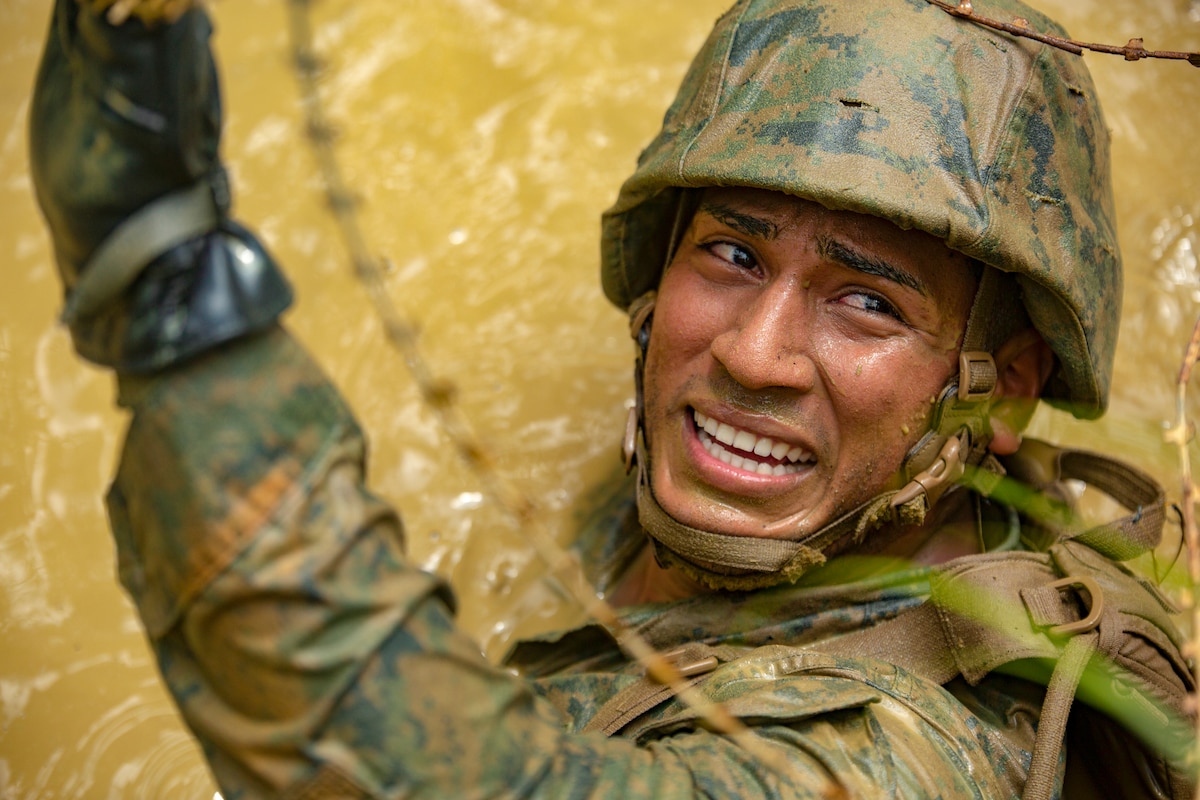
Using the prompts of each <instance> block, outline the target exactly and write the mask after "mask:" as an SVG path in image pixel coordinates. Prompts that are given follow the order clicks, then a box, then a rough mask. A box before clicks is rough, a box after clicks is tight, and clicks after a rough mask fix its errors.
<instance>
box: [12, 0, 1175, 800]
mask: <svg viewBox="0 0 1200 800" xmlns="http://www.w3.org/2000/svg"><path fill="white" fill-rule="evenodd" d="M106 5H109V3H107V2H103V1H101V2H96V3H77V2H76V0H57V3H56V7H55V12H54V13H55V17H54V23H53V25H52V27H51V32H50V37H49V41H48V43H47V46H46V52H45V55H44V58H43V62H42V66H41V69H40V72H39V76H38V86H37V90H36V93H35V97H34V102H33V107H32V114H31V125H32V128H33V130H32V135H31V137H30V140H31V142H32V143H33V144H32V150H33V152H32V164H33V175H34V179H35V185H36V188H37V192H38V199H39V202H40V203H41V205H42V208H43V211H44V213H45V215H46V218H47V222H48V225H49V227H50V230H51V234H52V237H53V240H54V245H55V250H56V256H57V259H58V263H59V267H60V271H61V274H62V277H63V280H64V284H65V287H66V291H67V303H66V308H65V311H64V318H65V320H66V321H67V323H68V324H69V326H70V329H71V333H72V336H73V339H74V342H75V346H76V348H77V349H78V351H79V352H80V354H81V355H82V356H84V357H85V358H87V359H89V360H91V361H94V362H96V363H99V364H104V365H107V366H110V367H112V368H113V369H114V370H115V372H116V375H117V379H118V385H119V400H120V403H121V404H122V405H123V406H125V407H127V408H129V409H130V410H131V412H132V422H131V426H130V430H129V434H128V438H127V442H126V446H125V450H124V452H123V456H122V461H121V465H120V468H119V472H118V475H117V478H116V481H115V482H114V485H113V487H112V489H111V492H110V494H109V498H108V506H109V513H110V518H111V522H112V527H113V532H114V535H115V537H116V539H117V543H118V552H119V564H120V573H121V579H122V582H123V584H124V585H125V587H126V589H127V590H128V591H129V593H130V594H131V596H132V597H133V599H134V601H135V603H136V604H137V607H138V610H139V613H140V615H141V618H142V620H143V623H144V625H145V627H146V631H147V634H148V635H149V637H150V640H151V642H152V644H153V646H154V648H155V651H156V654H157V656H158V660H159V666H160V669H161V671H162V674H163V677H164V680H165V681H166V683H167V685H168V686H169V687H170V689H171V691H172V692H173V694H174V696H175V698H176V701H177V702H178V704H179V707H180V710H181V711H182V713H183V716H184V718H185V719H186V720H187V722H188V724H189V725H190V726H191V728H192V730H193V731H194V732H195V734H196V736H197V737H198V739H199V740H200V741H201V743H202V744H203V746H204V748H205V752H206V755H207V757H208V759H209V762H210V764H211V765H212V768H213V772H214V774H215V775H216V777H217V780H218V781H219V783H220V785H221V787H222V790H223V792H224V793H225V796H226V797H227V798H237V797H260V796H262V797H268V796H269V797H274V796H283V797H290V798H301V797H303V798H315V797H363V798H366V797H370V798H375V797H379V798H382V797H409V796H412V797H439V798H442V797H580V798H584V797H587V798H607V797H618V796H620V797H646V798H651V797H653V798H673V797H681V798H682V797H817V796H831V797H833V796H853V797H877V796H880V795H882V794H893V795H900V796H911V797H927V796H928V797H933V796H944V797H959V796H973V797H1010V796H1015V795H1018V794H1024V796H1026V797H1051V796H1055V795H1057V794H1062V795H1063V796H1078V797H1085V796H1099V795H1101V794H1103V795H1105V796H1125V797H1141V796H1164V795H1166V796H1174V797H1184V796H1187V795H1188V794H1189V792H1190V787H1189V786H1188V780H1187V779H1186V778H1185V776H1184V775H1183V774H1182V773H1181V772H1180V771H1179V770H1178V769H1177V768H1176V765H1175V764H1173V763H1172V758H1173V757H1176V756H1178V752H1177V751H1176V750H1174V749H1172V747H1174V746H1175V745H1177V744H1178V741H1177V740H1176V739H1175V738H1172V736H1170V735H1164V731H1166V732H1167V734H1170V733H1171V732H1172V731H1173V729H1174V726H1176V725H1178V724H1179V723H1180V720H1179V711H1180V710H1181V709H1182V708H1183V707H1184V702H1183V701H1184V698H1185V696H1186V694H1187V692H1188V691H1190V690H1191V689H1192V688H1193V687H1192V682H1191V677H1190V673H1189V671H1188V667H1187V664H1186V662H1185V661H1184V659H1183V658H1182V656H1181V655H1180V639H1179V635H1178V633H1177V632H1176V631H1175V629H1174V628H1173V626H1172V625H1171V622H1170V620H1169V618H1168V614H1169V611H1170V607H1169V604H1168V603H1167V602H1166V601H1165V599H1163V598H1162V597H1161V596H1160V595H1159V594H1158V593H1157V591H1156V590H1155V589H1154V588H1153V587H1152V586H1151V585H1149V584H1148V583H1146V582H1144V581H1141V580H1139V579H1138V578H1136V577H1135V576H1133V575H1132V574H1131V573H1130V572H1129V571H1128V570H1126V569H1124V568H1123V567H1121V566H1120V565H1119V564H1118V563H1117V562H1118V561H1121V560H1128V559H1129V558H1132V557H1134V556H1136V555H1138V554H1140V553H1142V552H1144V551H1145V550H1146V549H1148V548H1150V547H1152V546H1153V545H1154V544H1155V543H1156V542H1157V537H1158V535H1159V532H1160V529H1161V525H1162V508H1163V497H1162V492H1161V490H1160V489H1159V488H1158V487H1157V486H1155V485H1154V484H1153V482H1152V481H1150V480H1149V479H1147V478H1145V477H1144V476H1143V475H1141V473H1139V472H1137V471H1136V470H1133V469H1132V468H1130V467H1127V466H1124V465H1121V464H1119V463H1117V462H1113V461H1110V460H1108V459H1103V458H1100V457H1098V456H1092V455H1088V454H1082V453H1079V452H1075V451H1059V450H1057V449H1055V448H1051V447H1050V446H1049V445H1045V444H1042V443H1037V442H1024V443H1022V441H1021V436H1020V432H1021V430H1022V428H1023V426H1024V423H1025V421H1026V420H1027V419H1028V415H1029V413H1030V412H1031V411H1032V408H1033V406H1034V404H1035V403H1036V401H1037V399H1038V398H1045V399H1047V400H1048V401H1051V402H1057V403H1061V404H1064V405H1066V406H1068V407H1069V408H1070V409H1071V410H1072V411H1073V412H1074V413H1075V414H1076V415H1078V416H1081V417H1095V416H1098V415H1099V414H1100V413H1102V412H1103V410H1104V406H1105V402H1106V397H1107V393H1108V384H1109V379H1110V369H1111V359H1112V354H1113V347H1114V343H1115V338H1116V329H1117V313H1118V308H1119V304H1120V303H1119V299H1120V260H1119V255H1118V250H1117V243H1116V237H1115V232H1114V228H1113V222H1112V200H1111V189H1110V184H1109V168H1108V153H1107V133H1106V131H1105V128H1104V125H1103V121H1102V119H1101V116H1100V111H1099V107H1098V104H1097V100H1096V97H1095V91H1094V89H1093V87H1092V84H1091V81H1090V79H1089V77H1088V75H1087V73H1086V71H1085V70H1084V67H1083V65H1082V63H1081V62H1080V61H1079V60H1078V59H1077V58H1076V57H1074V56H1072V55H1069V54H1066V53H1063V52H1061V51H1058V50H1056V49H1054V48H1052V47H1049V46H1046V45H1042V44H1039V43H1036V42H1032V41H1029V40H1026V39H1021V38H1016V37H1012V36H1009V35H1007V34H1004V33H999V32H996V31H993V30H989V29H985V28H983V27H980V26H977V25H975V24H973V23H972V22H970V21H968V20H964V19H959V18H956V17H954V16H951V15H949V14H946V13H945V12H944V11H943V10H941V9H939V8H937V7H936V6H934V5H932V4H930V3H928V2H925V0H885V1H884V2H878V1H877V2H870V3H868V2H843V3H838V4H825V5H823V4H819V3H816V2H815V1H814V0H770V1H769V2H767V1H762V2H750V1H748V0H744V1H743V2H740V3H739V4H738V5H736V6H735V7H734V8H733V9H731V11H730V12H728V13H727V14H726V15H725V16H723V17H722V18H721V19H720V20H719V21H718V23H717V25H716V27H715V29H714V31H713V33H712V35H711V36H710V38H709V39H708V41H707V43H706V44H705V46H704V47H703V49H702V50H701V52H700V53H699V54H698V55H697V57H696V60H695V62H694V63H693V65H692V68H691V70H690V71H689V73H688V75H687V77H686V78H685V80H684V84H683V87H682V88H681V90H680V93H679V96H678V98H677V99H676V101H675V103H674V104H673V105H672V107H671V109H670V111H669V112H668V114H667V116H666V119H665V121H664V126H663V130H662V132H661V133H660V134H659V136H658V137H657V138H656V139H655V140H654V141H653V142H652V143H651V144H650V146H649V147H648V148H647V149H646V151H645V152H644V153H643V154H642V157H641V159H640V160H639V164H638V168H637V170H636V172H635V173H634V175H633V176H632V177H631V178H630V179H629V180H628V181H627V182H626V184H625V186H624V187H623V188H622V190H621V194H620V196H619V198H618V200H617V202H616V204H615V206H614V207H613V208H612V209H611V210H610V211H609V212H608V213H607V214H606V216H605V218H604V225H603V243H602V245H603V254H602V255H603V264H602V270H603V279H604V286H605V290H606V292H607V294H608V296H609V298H610V299H611V300H612V301H613V302H614V303H615V304H617V305H618V306H619V307H620V308H622V309H624V310H626V311H628V313H629V314H630V319H631V332H632V334H633V336H634V339H635V342H636V347H637V353H638V358H637V368H636V381H637V387H638V403H637V406H636V407H635V408H634V409H633V411H632V413H631V418H630V420H629V423H628V426H627V434H626V438H625V443H624V446H625V452H626V458H627V462H628V464H629V465H630V466H631V467H632V466H634V465H636V468H637V474H636V479H635V480H634V481H633V482H632V484H631V489H630V491H631V493H632V494H633V495H634V496H635V498H636V503H635V504H632V505H631V508H635V511H633V512H632V513H630V514H628V515H624V516H621V515H618V516H617V517H616V518H615V519H614V520H611V522H612V523H613V524H609V525H602V526H597V527H595V528H594V529H592V530H590V531H588V532H587V534H586V536H585V539H584V540H583V541H582V542H581V544H580V548H581V550H582V551H583V552H584V553H585V554H588V555H589V556H590V568H591V569H592V571H593V572H595V573H597V574H599V575H600V577H601V584H602V585H603V586H604V587H605V589H606V591H607V592H608V593H609V595H610V597H611V598H612V599H613V600H614V601H615V602H617V603H619V604H620V605H622V606H625V607H626V608H627V610H626V618H627V620H626V621H627V622H628V623H629V624H631V625H633V626H635V627H637V628H639V629H640V630H641V631H642V632H643V634H644V635H645V636H646V637H647V638H648V639H649V640H650V641H651V643H652V644H654V645H655V646H657V647H659V648H661V649H663V650H664V651H665V650H672V651H674V652H673V655H672V658H673V660H674V661H675V663H676V665H677V666H678V667H679V668H680V670H681V671H682V672H683V673H684V674H685V675H687V676H688V680H689V681H691V682H692V683H693V685H694V687H695V688H696V689H698V690H699V691H700V692H701V693H703V694H704V695H705V696H707V697H709V698H711V699H714V700H718V701H720V702H721V703H722V704H723V706H724V708H725V709H726V710H727V711H729V712H730V713H732V714H733V715H735V716H736V717H739V718H740V719H742V720H743V721H744V723H745V724H746V725H748V726H750V727H751V729H752V731H753V737H754V740H755V742H757V744H756V745H755V747H754V748H752V749H750V750H745V749H742V748H740V747H739V746H738V745H737V744H735V743H734V742H733V741H731V740H730V739H729V738H728V737H726V736H723V735H721V734H718V733H715V732H713V731H711V730H709V729H708V728H707V726H706V723H705V721H704V720H702V719H700V718H699V717H698V716H697V715H696V713H695V712H694V711H693V710H691V709H690V708H689V707H688V706H686V705H683V704H682V703H680V702H679V701H678V700H677V699H675V698H674V697H673V696H672V693H671V692H670V691H669V690H667V689H664V688H663V687H662V686H660V685H658V684H657V683H656V682H655V681H654V680H653V679H651V678H650V677H648V676H645V675H644V674H643V671H642V667H641V666H640V665H639V664H637V663H630V662H629V661H628V660H627V659H626V658H625V657H624V656H623V655H622V654H621V652H620V650H619V649H618V648H617V647H616V645H615V644H614V642H613V641H612V640H611V639H610V638H609V637H608V636H607V634H605V633H604V632H603V631H601V630H599V629H598V628H596V627H594V626H587V627H584V628H581V629H578V630H574V631H570V632H566V633H563V634H559V635H556V636H553V637H546V638H544V639H542V640H538V641H534V642H529V643H525V644H523V645H522V646H520V647H518V648H517V650H516V651H515V652H514V653H513V655H512V657H511V658H510V661H509V664H510V666H511V667H512V668H513V670H516V671H519V672H520V673H521V674H520V675H515V674H513V672H511V671H507V670H501V669H497V668H494V667H492V666H490V665H489V664H487V663H486V662H485V661H484V660H483V659H482V658H481V657H480V656H479V654H478V649H477V647H475V646H474V645H473V644H472V643H471V642H470V641H469V640H467V639H466V637H464V636H462V635H461V634H460V633H458V632H457V631H456V630H455V628H454V626H453V621H452V614H453V599H452V597H451V596H450V594H449V592H448V590H447V588H446V587H445V586H444V584H442V583H441V582H440V581H438V580H437V579H436V578H434V577H433V576H430V575H428V574H424V573H422V572H420V571H418V570H416V569H414V568H413V567H411V566H410V565H408V564H406V563H405V561H404V557H403V554H402V546H401V538H402V535H401V527H400V523H399V520H398V519H397V517H396V516H395V514H394V513H393V512H392V511H391V509H389V508H388V507H387V506H386V504H384V503H382V502H381V501H379V500H378V499H377V498H375V497H373V496H372V495H371V494H370V493H369V492H368V491H367V489H366V488H365V478H364V467H363V458H364V452H363V450H364V448H363V438H362V435H361V433H360V432H359V430H358V428H357V426H356V424H355V422H354V420H353V418H352V417H351V415H350V413H349V411H348V410H347V409H346V407H345V405H344V404H343V402H342V401H341V399H340V398H339V397H338V395H337V392H336V390H335V389H334V388H333V387H332V386H331V385H330V384H329V382H328V381H327V380H326V379H325V377H324V376H323V375H322V374H321V373H320V371H319V370H318V369H317V368H316V367H315V365H314V364H313V363H312V362H311V361H310V359H309V358H308V357H307V356H306V355H305V354H304V353H303V352H302V350H301V349H300V348H299V347H298V345H297V344H296V343H295V342H294V341H293V340H292V339H291V338H290V337H289V336H288V334H287V333H286V332H285V331H284V330H283V329H282V328H281V327H280V326H279V324H278V322H277V319H278V317H279V315H280V314H281V313H282V311H283V310H284V309H285V308H286V306H287V305H288V303H289V301H290V292H289V289H288V287H287V284H286V282H285V281H284V279H283V277H282V275H281V273H280V271H279V269H278V268H277V266H276V265H275V264H274V262H273V261H272V259H271V257H270V255H269V254H268V253H267V252H266V251H265V250H264V249H263V248H262V246H261V245H260V244H259V243H258V241H257V239H256V238H255V237H254V235H253V234H252V233H251V232H250V231H248V230H247V229H245V228H243V227H242V226H240V225H238V224H237V223H235V222H234V221H232V220H231V219H230V218H229V215H228V209H229V193H228V188H227V184H226V180H225V176H224V172H223V170H222V168H221V165H220V162H219V159H218V157H217V140H218V134H219V128H220V107H219V98H218V93H217V84H216V77H215V70H214V68H213V64H212V61H211V56H210V55H209V52H208V49H207V38H208V33H209V27H208V22H207V19H206V17H205V16H204V14H203V13H202V12H201V11H200V10H190V11H187V12H186V13H184V14H183V16H182V17H181V18H180V19H179V20H178V21H176V22H174V23H170V24H167V23H165V22H159V21H155V20H151V21H149V22H143V21H142V20H134V21H131V22H129V23H127V24H125V25H123V26H113V25H111V24H109V23H108V22H107V21H106V20H105V19H104V17H103V16H101V15H100V14H99V13H98V9H99V8H102V7H104V6H106ZM149 5H154V4H149ZM992 5H993V6H994V13H995V14H996V15H997V16H1001V15H1007V16H1009V17H1011V16H1019V17H1022V18H1024V19H1026V20H1028V24H1029V25H1030V26H1031V27H1033V28H1035V29H1037V30H1041V31H1056V30H1057V28H1056V26H1055V25H1054V23H1053V22H1051V21H1050V20H1048V19H1045V18H1044V17H1042V16H1041V15H1039V14H1037V13H1036V12H1034V11H1032V10H1031V9H1028V8H1026V7H1024V6H1023V5H1020V4H1018V3H1017V2H1015V0H996V2H995V3H994V4H992ZM1068 478H1071V479H1080V480H1086V481H1090V482H1092V483H1095V484H1096V485H1097V486H1099V487H1100V488H1102V489H1104V490H1106V491H1108V492H1109V493H1110V494H1112V495H1113V496H1114V497H1115V498H1116V499H1117V500H1119V501H1121V502H1123V503H1124V504H1125V505H1127V506H1128V507H1129V508H1130V509H1131V511H1132V512H1133V513H1131V514H1130V515H1129V516H1128V517H1126V518H1124V519H1122V520H1118V521H1117V522H1115V523H1113V524H1111V525H1106V526H1101V527H1099V528H1094V529H1085V528H1083V527H1080V526H1078V525H1077V524H1075V523H1074V521H1073V518H1072V517H1071V516H1070V515H1069V514H1065V513H1063V505H1062V503H1061V502H1059V501H1061V500H1062V499H1063V492H1062V487H1061V481H1062V480H1063V479H1068ZM1022 487H1023V488H1022ZM1022 492H1023V493H1022ZM898 562H899V563H902V564H903V565H904V568H898V567H897V566H896V564H897V563H898ZM1047 686H1048V688H1047ZM1077 691H1078V694H1079V696H1080V697H1081V699H1083V700H1084V701H1086V705H1083V704H1076V707H1075V710H1074V711H1073V712H1072V713H1071V714H1070V716H1068V711H1070V710H1071V707H1072V699H1073V698H1074V697H1075V695H1076V693H1077ZM1064 742H1065V745H1064ZM770 754H775V755H774V757H764V756H769V755H770ZM1064 754H1065V757H1064ZM781 764H782V766H781Z"/></svg>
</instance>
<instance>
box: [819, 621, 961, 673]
mask: <svg viewBox="0 0 1200 800" xmlns="http://www.w3.org/2000/svg"><path fill="white" fill-rule="evenodd" d="M944 642H945V634H944V633H943V629H942V622H941V620H940V619H939V618H938V613H937V609H936V608H934V606H933V604H932V603H922V604H921V605H919V606H915V607H913V608H910V609H907V610H905V611H903V612H901V613H900V614H899V615H898V616H896V617H893V618H892V619H890V620H888V621H886V622H881V623H879V624H878V625H875V626H873V627H870V628H864V629H861V630H857V631H854V632H853V633H848V634H846V635H844V636H839V637H838V638H836V639H833V640H829V641H823V642H819V643H817V644H815V645H812V646H811V647H810V648H808V649H812V650H818V651H820V652H822V653H827V654H829V655H835V656H843V657H845V658H873V659H876V660H878V661H883V662H886V663H888V664H895V665H896V666H898V667H901V668H903V669H905V670H907V671H909V672H912V673H914V674H916V675H920V676H921V677H923V678H927V679H929V680H930V681H933V682H934V683H936V684H938V685H939V686H940V685H942V684H944V683H947V682H948V681H951V680H953V679H954V678H956V677H958V674H959V668H958V663H957V662H956V661H955V659H954V655H953V653H952V651H951V650H950V648H949V647H947V646H945V645H944Z"/></svg>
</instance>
